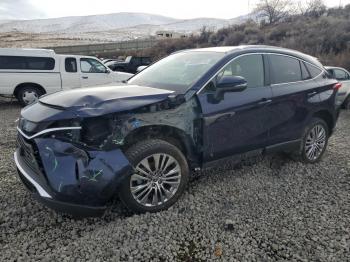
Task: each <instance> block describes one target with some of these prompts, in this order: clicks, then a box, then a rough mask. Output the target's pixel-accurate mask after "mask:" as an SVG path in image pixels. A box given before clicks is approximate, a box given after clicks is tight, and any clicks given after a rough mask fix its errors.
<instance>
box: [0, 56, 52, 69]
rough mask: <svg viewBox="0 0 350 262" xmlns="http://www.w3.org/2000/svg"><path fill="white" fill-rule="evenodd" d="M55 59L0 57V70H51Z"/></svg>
mask: <svg viewBox="0 0 350 262" xmlns="http://www.w3.org/2000/svg"><path fill="white" fill-rule="evenodd" d="M54 68H55V59H53V58H51V57H31V56H0V69H15V70H53V69H54Z"/></svg>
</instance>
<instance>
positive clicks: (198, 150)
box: [14, 46, 340, 216]
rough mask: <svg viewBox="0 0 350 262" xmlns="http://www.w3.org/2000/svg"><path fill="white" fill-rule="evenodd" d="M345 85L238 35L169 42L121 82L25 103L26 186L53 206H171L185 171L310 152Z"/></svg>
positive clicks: (304, 59) (19, 157)
mask: <svg viewBox="0 0 350 262" xmlns="http://www.w3.org/2000/svg"><path fill="white" fill-rule="evenodd" d="M339 87H340V84H339V83H338V82H337V81H336V80H334V79H332V78H331V77H330V76H329V75H328V74H327V72H326V71H325V69H324V68H323V66H322V65H321V64H320V63H319V62H318V60H317V59H315V58H313V57H311V56H308V55H305V54H302V53H299V52H296V51H292V50H288V49H282V48H276V47H268V46H238V47H217V48H205V49H194V50H185V51H181V52H176V53H174V54H172V55H170V56H168V57H166V58H164V59H162V60H160V61H158V62H156V63H155V64H153V65H151V66H150V67H148V68H146V69H145V70H143V71H142V72H140V73H139V74H137V75H135V76H134V77H133V78H131V79H130V80H129V81H128V82H127V83H126V84H125V85H121V86H108V87H96V88H85V89H79V90H69V91H62V92H59V93H55V94H52V95H47V96H44V97H41V98H40V99H39V101H38V102H37V103H35V104H33V105H31V106H29V107H26V108H24V109H23V110H22V112H21V118H20V120H19V124H18V128H17V129H18V149H17V151H16V152H15V155H14V158H15V162H16V165H17V169H18V173H19V177H20V178H21V180H22V181H23V183H24V184H25V185H26V186H27V188H28V189H29V190H30V191H31V192H32V193H33V195H34V196H35V197H36V198H37V199H38V200H39V201H41V202H43V203H44V204H45V205H47V206H49V207H51V208H54V209H56V210H58V211H63V212H68V213H73V214H77V215H83V216H84V215H97V214H101V213H102V212H103V211H104V210H105V208H106V206H107V204H108V203H110V202H111V201H110V200H111V199H113V197H114V196H116V195H119V197H120V199H121V200H122V202H123V203H124V204H125V205H126V206H127V207H128V208H129V209H130V210H132V211H134V212H155V211H159V210H162V209H166V208H168V207H170V206H171V205H172V204H174V203H175V202H176V200H178V198H179V197H180V195H181V194H182V193H183V192H184V190H185V188H186V184H187V183H188V181H189V178H190V175H191V172H192V171H194V170H199V169H201V168H205V167H209V166H212V165H214V164H215V165H217V164H218V163H222V161H224V162H227V161H228V160H230V161H231V160H237V159H241V158H244V157H250V156H255V155H260V154H265V153H269V152H276V151H284V152H290V153H291V154H293V155H294V156H297V157H298V158H299V159H300V160H302V161H304V162H307V163H314V162H317V161H318V160H319V159H320V158H321V156H322V155H323V153H324V151H325V149H326V146H327V141H328V138H329V136H330V135H331V134H332V131H333V129H334V127H335V124H336V120H337V115H338V113H337V109H336V106H335V97H336V93H337V89H338V88H339Z"/></svg>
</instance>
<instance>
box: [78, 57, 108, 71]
mask: <svg viewBox="0 0 350 262" xmlns="http://www.w3.org/2000/svg"><path fill="white" fill-rule="evenodd" d="M80 68H81V72H83V73H106V68H105V67H104V66H103V65H102V64H101V63H100V62H98V61H97V60H95V59H92V58H81V59H80Z"/></svg>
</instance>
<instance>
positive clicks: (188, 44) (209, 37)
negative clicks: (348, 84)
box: [142, 5, 350, 70]
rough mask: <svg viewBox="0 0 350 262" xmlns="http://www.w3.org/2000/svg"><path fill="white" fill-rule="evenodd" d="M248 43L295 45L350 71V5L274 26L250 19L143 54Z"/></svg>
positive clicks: (293, 47)
mask: <svg viewBox="0 0 350 262" xmlns="http://www.w3.org/2000/svg"><path fill="white" fill-rule="evenodd" d="M244 44H250V45H254V44H263V45H274V46H282V47H286V48H291V49H295V50H299V51H302V52H305V53H308V54H310V55H313V56H315V57H318V58H319V59H320V60H321V61H322V62H323V63H324V64H327V65H334V66H341V67H346V68H348V69H349V70H350V5H347V6H345V7H343V8H331V9H328V10H326V11H325V12H324V13H323V14H322V15H320V16H313V15H291V16H289V17H288V18H287V19H285V20H284V21H281V22H278V23H275V24H271V25H269V24H264V23H258V22H255V21H253V20H249V21H246V22H244V23H240V24H235V25H231V26H229V27H225V28H221V29H219V30H217V31H211V30H205V31H202V33H201V34H200V35H199V36H194V37H191V38H188V39H179V40H169V41H163V42H160V43H158V45H156V46H155V47H154V48H152V49H150V50H143V51H142V53H143V54H147V55H150V56H152V57H155V58H160V57H163V56H165V55H167V54H169V53H172V52H174V51H176V50H179V49H186V48H198V47H208V46H236V45H244Z"/></svg>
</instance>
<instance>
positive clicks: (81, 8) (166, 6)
mask: <svg viewBox="0 0 350 262" xmlns="http://www.w3.org/2000/svg"><path fill="white" fill-rule="evenodd" d="M258 1H259V0H238V1H237V0H236V1H235V0H215V1H209V0H171V1H170V0H98V1H96V0H0V20H7V19H14V20H17V19H41V18H53V17H63V16H83V15H95V14H108V13H118V12H141V13H150V14H158V15H164V16H169V17H173V18H179V19H190V18H196V17H213V18H226V19H227V18H234V17H237V16H240V15H245V14H247V13H249V12H250V11H252V10H253V9H254V7H255V5H256V3H257V2H258ZM293 1H298V0H293ZM324 2H325V3H326V5H327V6H329V7H332V6H339V4H342V5H346V4H350V0H325V1H324Z"/></svg>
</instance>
